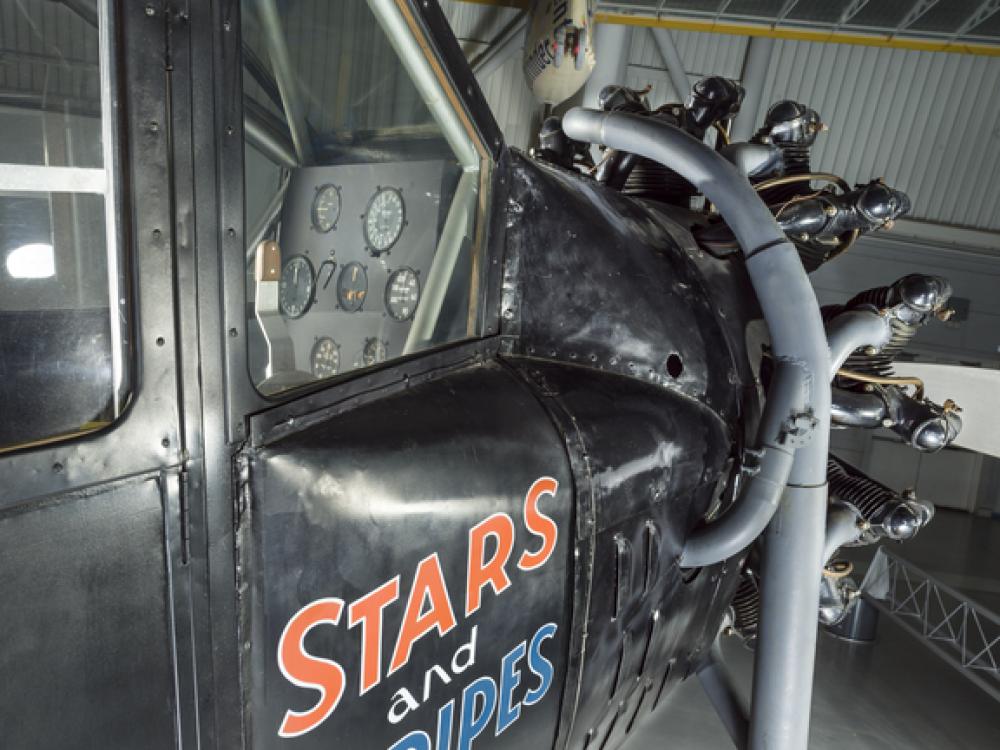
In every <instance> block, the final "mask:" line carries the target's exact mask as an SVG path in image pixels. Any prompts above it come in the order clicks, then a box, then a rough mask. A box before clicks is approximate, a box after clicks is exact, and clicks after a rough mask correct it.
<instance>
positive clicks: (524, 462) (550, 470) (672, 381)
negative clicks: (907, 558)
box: [243, 153, 761, 750]
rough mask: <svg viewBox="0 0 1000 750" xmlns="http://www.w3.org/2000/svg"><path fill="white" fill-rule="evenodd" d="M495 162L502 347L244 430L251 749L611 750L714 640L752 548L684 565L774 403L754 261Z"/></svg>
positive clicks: (596, 192)
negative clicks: (709, 248) (690, 537)
mask: <svg viewBox="0 0 1000 750" xmlns="http://www.w3.org/2000/svg"><path fill="white" fill-rule="evenodd" d="M500 169H501V170H502V179H501V183H502V184H503V185H504V186H505V188H504V189H505V194H500V193H499V192H498V194H497V195H495V196H494V200H500V201H504V202H505V203H504V206H503V211H502V212H500V213H501V215H502V216H503V219H504V220H505V222H506V239H505V242H506V253H505V260H504V281H503V291H502V299H501V301H500V307H501V310H500V318H501V321H502V326H501V331H500V336H499V339H493V340H492V341H493V344H495V345H496V348H494V349H491V348H490V346H491V345H490V344H484V346H483V347H482V348H481V350H480V354H478V355H477V356H474V357H471V358H470V361H468V362H467V363H465V364H463V365H460V366H452V367H449V368H443V369H442V371H440V372H434V373H432V374H429V375H427V376H426V377H423V378H421V379H419V380H417V379H415V380H414V381H412V382H410V383H408V384H406V385H404V386H402V387H398V388H394V389H389V390H388V391H385V392H382V391H375V390H373V391H372V392H370V393H362V394H359V395H358V396H357V397H356V398H354V399H351V400H350V401H348V402H345V403H342V404H338V405H336V406H335V407H332V408H328V409H326V410H324V411H320V412H317V413H314V414H311V415H309V416H308V417H307V418H303V419H301V420H289V421H285V422H281V423H273V424H270V425H269V426H267V428H266V429H265V428H261V429H255V430H254V432H253V438H252V440H251V443H252V445H251V446H250V447H249V449H248V451H247V461H246V466H245V482H246V485H245V486H246V490H245V497H246V500H245V502H246V503H247V507H248V508H249V517H250V525H249V535H248V538H246V539H245V540H244V543H243V550H244V555H245V561H246V562H245V564H246V566H247V580H248V586H247V589H246V592H245V593H246V595H245V597H244V605H245V607H246V608H247V612H248V616H247V620H248V622H249V623H250V629H251V631H252V633H251V634H250V636H251V637H250V641H251V642H252V643H254V644H262V645H261V646H259V647H256V646H255V650H254V652H253V654H252V655H251V658H250V660H249V663H250V664H251V665H252V666H251V668H250V669H249V674H248V675H246V677H247V681H246V684H247V691H248V692H247V695H248V704H249V715H250V717H251V719H250V720H251V724H252V731H253V736H254V737H255V738H257V739H258V740H265V738H272V739H273V744H279V743H280V741H279V739H278V738H279V736H284V737H287V738H292V737H295V739H294V743H295V744H296V745H297V746H300V747H305V748H308V747H329V746H331V745H335V744H336V743H344V746H351V747H360V746H365V747H385V748H394V749H395V750H404V749H406V748H415V749H417V750H423V749H424V748H426V749H427V750H431V749H432V748H433V749H434V750H444V748H451V747H460V748H468V747H496V748H516V747H572V748H578V747H584V746H589V747H605V748H612V747H616V746H618V745H620V744H621V742H622V741H623V740H624V738H625V737H626V736H627V735H628V734H629V733H630V732H632V731H633V730H634V728H635V727H636V726H638V725H639V724H640V723H641V722H642V719H643V718H644V717H645V716H647V715H648V714H649V712H650V711H652V709H654V708H655V707H656V706H657V705H660V704H661V703H662V702H663V700H664V699H665V697H666V696H668V695H669V693H670V690H671V688H672V687H673V686H674V685H675V684H676V683H677V682H678V681H679V680H681V679H683V678H685V677H686V676H687V675H688V674H690V673H691V672H692V670H694V669H695V668H697V666H698V665H699V664H700V662H701V659H702V657H703V655H704V654H705V653H706V652H707V650H708V648H709V646H710V645H711V643H712V641H713V640H714V638H715V635H716V633H717V632H718V629H719V627H720V624H721V621H722V618H723V615H724V611H725V608H726V607H727V606H728V604H729V601H730V600H731V598H732V594H733V591H734V590H735V587H736V586H737V584H738V582H739V573H740V564H741V562H742V556H737V557H736V558H734V559H731V560H728V561H726V562H723V563H720V564H718V565H715V566H712V567H708V568H704V569H696V570H683V569H681V568H680V567H679V566H678V563H677V560H678V558H679V555H680V551H681V547H682V545H683V542H684V540H685V538H686V536H687V534H688V532H689V531H690V529H692V528H694V527H695V526H696V525H698V524H699V523H700V522H701V521H702V519H703V518H704V517H705V516H706V514H708V513H710V512H711V513H718V512H719V511H720V510H721V509H724V507H725V505H726V503H727V502H729V501H731V498H732V493H733V483H734V481H733V480H734V477H737V476H738V475H739V473H740V470H741V466H742V452H743V445H744V439H745V435H747V434H752V430H753V428H754V427H755V421H756V419H757V414H758V411H759V392H758V384H757V375H758V373H757V369H758V367H759V362H760V343H761V342H760V341H758V340H757V338H758V337H757V335H756V333H755V331H756V330H757V328H756V327H755V326H754V325H752V321H754V320H755V319H757V318H758V317H759V313H758V312H757V310H756V305H755V302H754V300H753V295H752V292H751V291H749V289H750V287H749V284H748V282H747V281H746V277H745V275H744V272H743V267H742V264H740V263H739V262H735V261H731V260H716V259H714V258H711V257H710V256H706V255H704V254H703V253H701V252H700V251H699V250H698V249H697V246H696V245H695V243H694V242H693V240H692V239H691V237H690V234H689V233H688V232H687V229H686V228H685V226H684V225H683V223H682V221H679V220H678V219H680V220H682V219H683V217H682V216H681V215H680V214H670V213H667V211H668V210H669V209H664V208H661V207H656V206H653V205H652V204H647V203H642V202H639V201H635V200H632V199H629V198H627V197H623V196H621V195H620V194H618V193H616V192H614V191H611V190H608V189H606V188H603V187H601V186H600V185H597V184H596V183H593V182H592V181H587V180H586V179H585V178H583V177H580V176H578V175H576V174H574V173H572V172H569V171H567V170H561V169H559V168H557V167H550V166H547V165H543V164H539V163H535V162H532V161H529V160H527V159H526V158H524V157H522V156H520V155H518V154H516V153H513V154H511V155H510V156H509V158H507V159H505V160H504V161H503V162H502V163H501V166H500ZM494 221H496V219H494ZM487 341H490V340H487ZM387 424H391V425H392V427H393V429H392V430H391V432H390V431H387V430H386V429H385V426H386V425H387ZM387 432H390V434H391V435H392V437H391V438H390V439H387V438H386V434H387ZM333 698H335V700H333ZM331 704H332V707H331ZM303 729H304V730H305V731H301V730H303ZM288 742H289V744H291V742H292V740H291V739H289V740H288ZM264 744H267V745H270V744H272V742H270V741H265V742H264Z"/></svg>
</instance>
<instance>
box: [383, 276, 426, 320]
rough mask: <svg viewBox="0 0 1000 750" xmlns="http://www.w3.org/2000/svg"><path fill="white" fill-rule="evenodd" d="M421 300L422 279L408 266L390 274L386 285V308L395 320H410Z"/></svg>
mask: <svg viewBox="0 0 1000 750" xmlns="http://www.w3.org/2000/svg"><path fill="white" fill-rule="evenodd" d="M419 302H420V279H419V278H418V277H417V272H416V271H414V270H413V269H412V268H409V267H408V266H403V267H402V268H397V269H396V270H395V271H393V272H392V273H391V274H389V281H388V283H386V285H385V309H386V310H387V311H388V312H389V315H390V316H392V318H393V320H399V321H403V320H409V319H410V318H412V317H413V313H415V312H416V311H417V304H418V303H419Z"/></svg>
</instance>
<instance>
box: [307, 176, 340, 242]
mask: <svg viewBox="0 0 1000 750" xmlns="http://www.w3.org/2000/svg"><path fill="white" fill-rule="evenodd" d="M340 206H341V203H340V188H339V187H337V186H336V185H320V187H319V188H318V189H317V190H316V197H315V198H313V204H312V212H311V215H312V225H313V229H315V230H316V231H317V232H324V233H326V232H329V231H330V230H332V229H336V228H337V220H338V219H340Z"/></svg>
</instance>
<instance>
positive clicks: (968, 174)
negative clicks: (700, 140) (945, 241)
mask: <svg viewBox="0 0 1000 750" xmlns="http://www.w3.org/2000/svg"><path fill="white" fill-rule="evenodd" d="M998 91H1000V59H998V58H992V57H974V56H971V55H954V54H943V53H932V52H916V51H912V50H896V49H878V48H874V47H856V46H849V45H835V44H816V43H809V42H793V41H784V40H778V41H776V42H775V46H774V51H773V53H772V56H771V66H770V71H769V75H768V80H767V84H766V86H765V88H764V96H763V100H762V101H763V102H764V103H765V104H764V105H762V110H763V109H764V108H765V107H766V103H770V102H774V101H776V100H778V99H783V98H792V99H797V100H799V101H803V102H806V103H808V104H809V105H810V106H812V107H813V108H814V109H816V110H817V111H818V112H819V113H820V115H822V117H823V120H824V121H825V122H826V123H828V124H829V126H830V131H829V132H828V133H825V134H823V135H821V136H820V137H819V139H818V141H817V145H816V148H815V149H814V151H813V154H814V166H815V167H817V168H819V169H822V170H829V171H833V172H836V173H838V174H841V175H842V176H843V177H844V178H845V179H847V180H848V182H851V183H854V182H859V181H867V180H868V179H870V178H872V177H885V179H886V181H887V182H888V183H889V184H890V185H893V186H895V187H898V188H900V189H902V190H905V191H906V192H907V193H908V194H909V195H910V197H911V199H912V200H913V212H912V213H911V216H912V217H913V218H920V219H926V220H928V221H934V222H939V223H943V224H955V225H960V226H968V227H975V228H979V229H1000V181H998V180H997V170H998V168H1000V97H998V96H997V92H998ZM763 116H764V112H763V111H761V112H758V113H757V121H758V122H759V121H761V120H762V119H763Z"/></svg>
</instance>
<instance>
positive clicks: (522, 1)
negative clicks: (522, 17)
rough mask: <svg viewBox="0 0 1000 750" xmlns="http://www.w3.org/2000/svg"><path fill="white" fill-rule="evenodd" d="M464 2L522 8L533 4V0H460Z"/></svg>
mask: <svg viewBox="0 0 1000 750" xmlns="http://www.w3.org/2000/svg"><path fill="white" fill-rule="evenodd" d="M459 1H460V2H463V3H472V4H473V5H495V6H498V7H500V8H520V9H521V10H527V9H528V6H529V5H531V0H459Z"/></svg>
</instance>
